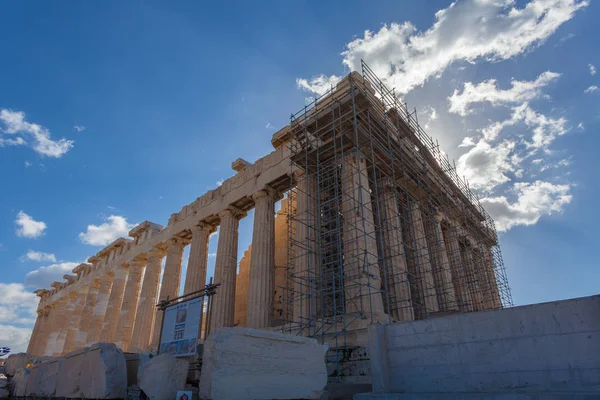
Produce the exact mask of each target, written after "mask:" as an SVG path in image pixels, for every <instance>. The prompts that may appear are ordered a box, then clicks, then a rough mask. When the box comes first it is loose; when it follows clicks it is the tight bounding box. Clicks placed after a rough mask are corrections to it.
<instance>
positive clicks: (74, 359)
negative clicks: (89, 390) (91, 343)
mask: <svg viewBox="0 0 600 400" xmlns="http://www.w3.org/2000/svg"><path fill="white" fill-rule="evenodd" d="M88 350H89V348H88V347H84V348H82V349H77V350H75V351H72V352H70V353H68V354H66V355H65V356H64V357H63V362H62V365H61V367H60V371H59V373H58V377H57V379H56V397H64V398H67V399H72V398H81V397H83V392H82V390H81V387H80V385H79V380H80V378H81V369H82V367H83V360H84V358H85V355H86V354H87V352H88Z"/></svg>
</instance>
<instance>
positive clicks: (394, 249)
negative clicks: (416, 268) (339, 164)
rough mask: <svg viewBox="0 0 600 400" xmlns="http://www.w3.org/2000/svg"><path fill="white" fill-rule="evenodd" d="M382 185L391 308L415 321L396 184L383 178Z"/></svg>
mask: <svg viewBox="0 0 600 400" xmlns="http://www.w3.org/2000/svg"><path fill="white" fill-rule="evenodd" d="M380 186H381V187H380V191H379V197H380V198H381V200H380V207H381V213H380V214H381V232H382V236H383V246H384V254H383V257H385V259H384V267H385V277H384V278H383V279H385V280H386V286H387V289H388V298H389V303H390V307H389V309H390V310H391V313H392V316H393V317H394V318H396V319H397V320H398V321H412V320H414V319H415V314H414V310H413V305H412V300H411V292H410V282H409V280H408V268H407V264H406V253H405V251H404V241H403V239H402V222H401V220H400V212H399V209H398V197H397V194H396V193H397V190H396V185H395V183H394V181H393V180H392V179H391V178H384V179H383V180H382V181H381V182H380ZM382 275H384V274H383V273H382Z"/></svg>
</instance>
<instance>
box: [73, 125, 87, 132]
mask: <svg viewBox="0 0 600 400" xmlns="http://www.w3.org/2000/svg"><path fill="white" fill-rule="evenodd" d="M73 129H75V130H76V131H77V132H83V131H85V126H81V125H75V126H73Z"/></svg>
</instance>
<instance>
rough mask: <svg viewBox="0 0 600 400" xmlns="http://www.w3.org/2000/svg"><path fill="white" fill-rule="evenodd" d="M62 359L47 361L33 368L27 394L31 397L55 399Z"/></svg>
mask: <svg viewBox="0 0 600 400" xmlns="http://www.w3.org/2000/svg"><path fill="white" fill-rule="evenodd" d="M61 364H62V359H55V360H51V361H45V362H43V363H38V364H35V365H34V366H33V367H31V373H30V374H29V378H28V379H27V385H26V387H25V394H26V395H27V396H30V397H55V395H56V380H57V377H58V372H59V370H60V366H61Z"/></svg>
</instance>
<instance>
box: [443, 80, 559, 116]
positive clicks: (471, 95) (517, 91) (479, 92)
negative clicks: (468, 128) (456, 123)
mask: <svg viewBox="0 0 600 400" xmlns="http://www.w3.org/2000/svg"><path fill="white" fill-rule="evenodd" d="M558 77H560V74H557V73H555V72H550V71H547V72H544V73H542V74H540V76H538V77H537V79H536V80H534V81H518V80H515V79H513V80H512V81H511V84H512V87H511V88H510V89H506V90H503V89H499V88H498V87H497V86H496V83H497V82H496V80H495V79H489V80H487V81H483V82H481V83H479V84H477V85H474V84H473V83H472V82H466V83H465V84H464V87H463V90H462V93H459V91H458V90H455V91H454V93H453V94H452V96H450V97H448V100H449V101H450V109H449V111H450V112H452V113H455V114H458V115H461V116H463V117H464V116H466V115H467V114H469V113H470V112H471V110H470V109H469V107H470V106H471V104H473V103H482V102H489V103H491V104H492V105H494V106H496V105H501V104H515V103H523V102H527V101H530V100H533V99H536V98H539V97H540V96H541V95H542V89H543V88H544V87H545V86H547V85H548V84H549V83H550V82H552V81H554V80H556V79H558Z"/></svg>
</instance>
